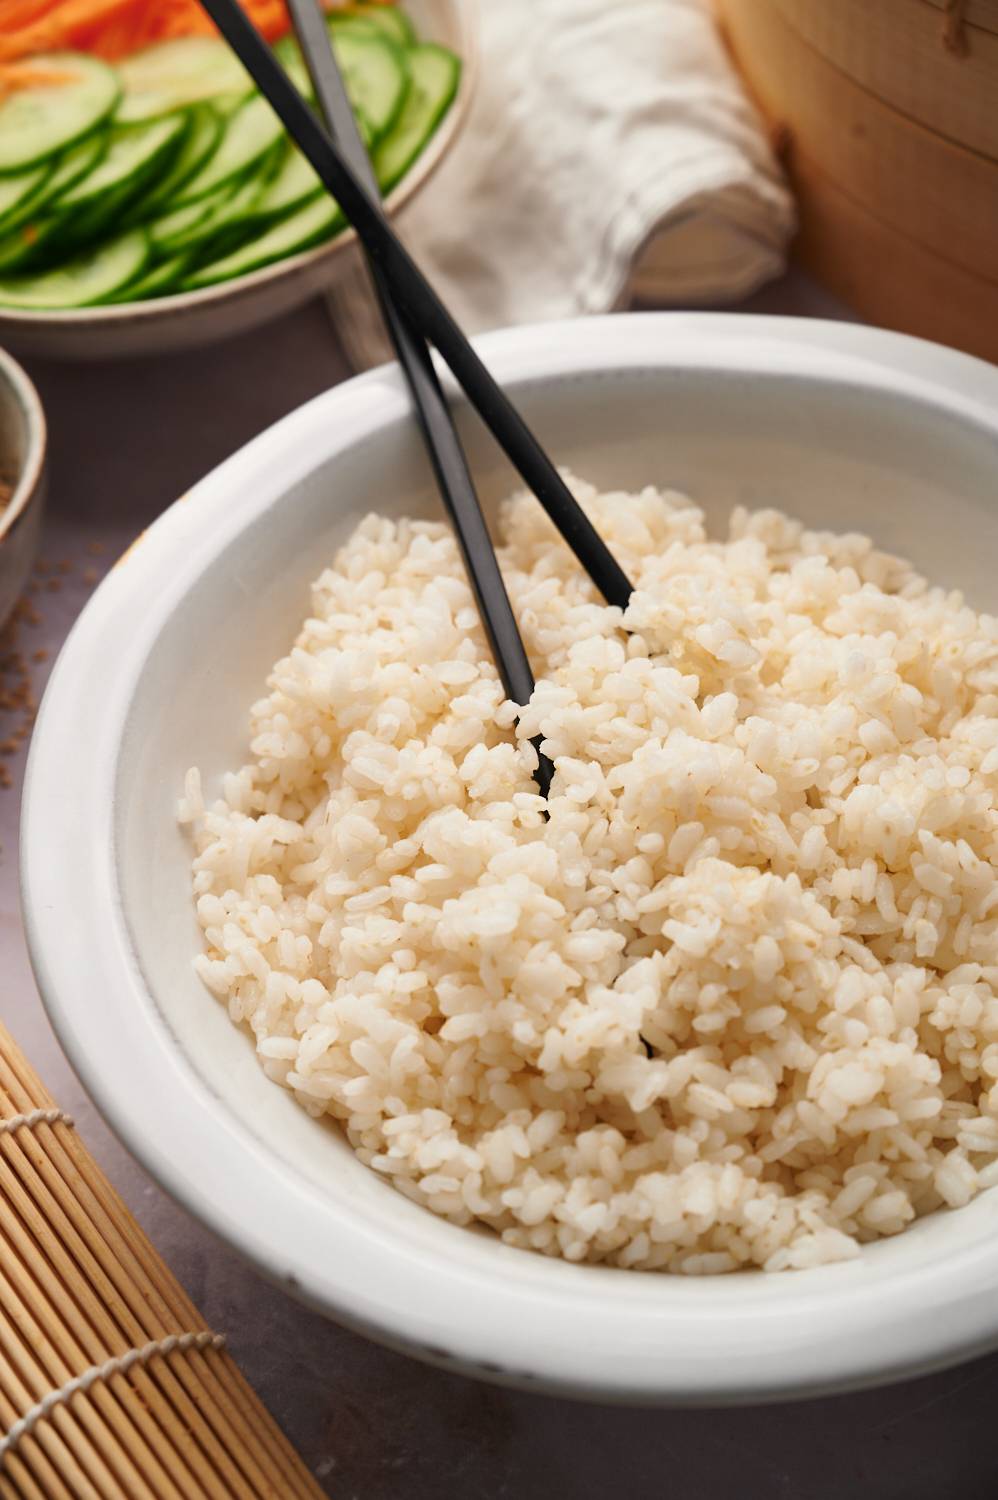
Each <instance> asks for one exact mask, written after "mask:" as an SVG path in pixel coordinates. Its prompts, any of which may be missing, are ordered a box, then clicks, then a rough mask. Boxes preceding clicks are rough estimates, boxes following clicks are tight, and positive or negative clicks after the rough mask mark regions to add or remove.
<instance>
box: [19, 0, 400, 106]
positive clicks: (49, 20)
mask: <svg viewBox="0 0 998 1500" xmlns="http://www.w3.org/2000/svg"><path fill="white" fill-rule="evenodd" d="M241 3H242V6H243V8H244V10H246V11H247V12H248V14H249V16H250V17H251V19H252V20H253V21H254V22H255V23H256V25H257V26H258V27H259V28H260V30H261V31H262V32H263V34H264V36H265V37H267V39H268V40H269V41H273V40H274V38H276V37H279V36H282V35H283V34H284V32H286V31H287V30H288V29H289V25H290V23H289V21H288V13H287V10H286V8H285V5H284V0H241ZM325 3H326V8H327V9H335V8H336V6H337V5H339V4H342V3H343V0H325ZM378 3H380V0H378ZM214 30H215V28H214V26H213V25H212V23H211V21H209V19H208V17H207V16H206V15H205V13H204V11H203V10H202V9H201V6H200V5H199V4H198V0H3V22H2V26H0V63H9V62H14V61H15V60H17V59H18V58H24V57H28V56H30V55H31V54H32V53H37V52H60V51H65V50H67V49H75V50H77V51H81V52H92V53H94V54H95V55H96V56H98V57H104V58H107V59H108V61H109V62H114V61H115V60H116V59H118V58H121V57H126V56H127V55H128V53H130V52H136V51H137V50H138V49H139V48H140V47H146V46H148V45H149V43H150V42H161V41H165V40H166V39H167V38H169V37H177V36H204V35H211V34H212V33H213V32H214ZM22 86H23V85H22Z"/></svg>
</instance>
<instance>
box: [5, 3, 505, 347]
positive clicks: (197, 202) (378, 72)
mask: <svg viewBox="0 0 998 1500" xmlns="http://www.w3.org/2000/svg"><path fill="white" fill-rule="evenodd" d="M327 21H328V25H329V29H330V34H331V36H332V40H333V44H334V47H335V50H336V54H337V57H338V60H339V62H340V66H341V68H342V70H343V73H344V77H345V80H346V84H347V88H348V90H349V93H350V97H351V100H352V102H353V105H354V110H355V113H356V116H357V120H358V123H359V125H360V129H361V133H362V135H363V137H364V139H365V141H366V142H367V145H368V149H369V151H370V154H371V159H372V162H373V164H374V167H375V171H376V173H377V176H378V181H379V184H380V186H381V190H382V193H383V194H384V195H385V198H386V204H387V208H388V211H389V212H390V213H397V212H398V211H399V210H400V209H401V208H402V207H403V206H404V204H405V203H406V202H407V201H408V200H409V199H410V198H411V197H412V196H413V195H414V194H415V193H416V192H418V191H419V190H420V188H421V187H422V186H423V185H424V184H425V183H426V182H427V180H428V178H429V177H430V175H431V174H432V172H433V170H434V168H435V167H436V166H437V165H438V164H439V163H440V161H441V160H442V159H443V157H444V155H445V154H446V152H447V151H448V149H449V148H450V146H451V145H452V144H453V142H454V140H455V138H456V136H457V134H458V132H459V130H460V128H461V124H462V122H463V120H464V118H465V114H466V111H467V106H468V102H469V100H470V96H471V91H472V88H473V75H474V71H475V34H474V27H473V21H472V16H471V7H467V6H463V5H462V4H461V3H460V0H406V3H405V5H404V7H403V6H402V5H400V4H393V3H384V0H381V3H375V0H362V3H358V4H356V5H350V6H349V7H346V6H342V5H340V6H337V7H336V8H335V9H331V10H330V11H329V14H328V18H327ZM274 45H275V51H276V53H277V55H278V56H279V58H280V59H281V61H282V62H283V64H284V66H285V68H286V69H287V71H288V73H289V74H290V76H291V77H292V79H293V80H294V82H295V83H296V84H297V85H298V86H299V87H300V88H301V89H302V91H303V92H305V93H308V92H309V83H308V77H307V73H306V70H305V67H304V64H303V61H302V58H301V55H300V53H299V51H298V47H297V43H296V42H295V40H294V38H293V37H292V36H290V35H289V36H285V37H283V38H280V39H278V40H277V41H276V42H275V44H274ZM20 73H21V76H20V78H19V80H18V86H17V87H16V88H14V89H12V90H10V91H8V92H6V93H5V94H3V95H2V97H0V342H3V343H5V344H8V345H9V346H10V347H12V348H13V349H14V350H15V351H18V352H26V353H30V354H39V355H43V356H50V357H56V358H79V359H101V358H113V357H117V356H120V355H133V354H151V353H162V352H167V351H169V350H177V349H183V348H190V347H195V346H197V345H201V344H207V343H211V342H214V341H216V340H218V339H221V338H225V337H227V336H229V335H231V334H235V333H240V332H245V331H248V330H249V329H251V328H253V327H254V326H257V325H259V324H262V323H264V322H266V321H267V320H268V319H270V318H273V317H276V316H279V315H280V314H281V313H283V312H287V311H289V310H291V309H292V308H294V307H296V306H298V305H300V304H301V303H303V302H305V301H306V300H307V299H308V298H309V297H311V296H313V295H315V294H316V293H318V292H320V291H322V290H325V289H328V288H329V287H330V286H332V285H333V284H334V283H335V281H336V280H337V278H338V277H339V276H340V275H341V274H342V271H343V269H344V268H345V266H346V265H347V264H348V263H349V261H350V259H351V257H352V256H355V255H356V254H357V246H356V238H355V236H354V234H353V231H352V230H351V229H349V227H348V226H347V224H346V221H345V219H344V217H343V214H342V212H341V211H340V209H339V208H338V206H337V204H336V203H335V202H334V201H333V199H331V198H330V196H329V195H328V193H327V192H326V191H325V189H324V188H323V187H322V184H321V183H320V181H319V179H318V177H317V175H316V174H315V172H314V171H313V169H312V167H311V166H310V165H309V164H308V162H307V161H306V160H305V159H304V157H303V156H302V155H301V153H300V152H299V151H298V150H297V149H296V148H295V147H294V146H293V145H292V143H291V142H290V141H289V140H288V137H287V135H286V133H285V131H284V128H283V126H282V125H281V123H280V121H279V120H278V119H277V116H276V115H275V114H274V112H273V111H272V110H271V108H270V106H269V104H268V103H267V102H266V100H265V99H263V98H262V97H261V96H260V95H259V93H258V92H257V91H256V89H255V88H254V86H253V83H252V80H251V79H250V78H249V76H248V75H247V74H246V73H245V72H244V71H243V69H242V67H241V65H240V64H239V62H238V61H237V60H236V58H235V57H234V56H233V55H232V53H231V52H230V51H229V49H228V48H227V46H226V44H225V43H224V42H223V41H222V40H221V39H220V38H218V37H216V36H207V35H190V36H179V37H173V38H169V39H167V40H163V41H158V42H155V43H153V44H151V45H149V46H146V47H144V48H142V49H141V50H139V51H136V52H134V53H132V54H131V55H128V56H125V57H123V58H120V59H118V60H117V61H116V62H114V63H109V62H107V61H105V60H103V59H102V58H100V57H97V56H94V55H90V54H88V53H84V52H69V51H63V52H52V53H48V54H41V55H35V56H32V57H30V58H28V59H26V60H25V61H24V64H23V66H22V67H21V69H20Z"/></svg>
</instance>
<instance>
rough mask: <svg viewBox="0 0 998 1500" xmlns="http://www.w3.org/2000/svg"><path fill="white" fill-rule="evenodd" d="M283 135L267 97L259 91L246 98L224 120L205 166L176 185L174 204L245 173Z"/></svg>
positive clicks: (255, 164)
mask: <svg viewBox="0 0 998 1500" xmlns="http://www.w3.org/2000/svg"><path fill="white" fill-rule="evenodd" d="M283 136H284V130H283V127H282V125H281V122H280V120H279V119H278V118H277V116H276V115H275V114H274V111H273V110H272V109H271V107H270V105H269V104H268V103H267V101H266V99H263V98H261V97H260V96H259V95H254V97H253V98H252V99H247V100H246V102H245V103H244V104H241V105H240V106H239V108H238V109H237V110H236V111H235V113H234V114H232V115H230V116H229V118H228V119H227V120H226V122H225V128H224V130H223V132H222V139H221V140H220V141H219V143H218V145H217V146H216V147H215V150H214V151H213V152H212V154H211V156H209V158H208V160H207V161H206V162H205V164H204V166H203V167H201V168H200V169H199V170H198V171H197V172H195V173H194V176H193V177H191V178H190V179H189V180H188V181H187V182H186V183H185V184H184V186H183V187H182V188H180V189H179V191H178V192H177V195H176V198H175V199H174V203H175V205H176V206H177V207H178V208H179V207H180V205H181V204H182V203H192V202H193V201H194V199H195V198H203V197H204V196H205V194H206V193H211V192H214V190H215V189H216V188H219V187H222V186H223V185H224V184H225V183H227V182H233V181H235V180H236V179H237V178H241V177H244V176H245V175H246V173H247V172H249V171H250V170H251V169H252V168H253V167H255V166H258V165H260V164H261V163H262V162H263V159H264V158H265V157H266V155H267V152H268V151H272V150H273V148H274V146H275V145H276V144H277V142H278V141H279V140H282V139H283Z"/></svg>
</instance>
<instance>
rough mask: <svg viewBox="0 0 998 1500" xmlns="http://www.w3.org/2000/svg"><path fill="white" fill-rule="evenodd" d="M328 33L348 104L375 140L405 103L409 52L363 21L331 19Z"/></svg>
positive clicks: (407, 87)
mask: <svg viewBox="0 0 998 1500" xmlns="http://www.w3.org/2000/svg"><path fill="white" fill-rule="evenodd" d="M329 34H330V36H331V37H332V41H333V50H334V51H335V53H336V61H337V62H338V63H339V65H340V68H341V70H342V72H343V81H344V83H345V84H346V87H347V93H348V94H349V95H350V103H351V104H352V105H353V107H354V110H355V112H356V113H357V114H359V115H363V117H364V119H365V120H367V122H368V124H369V125H370V126H371V129H372V130H373V132H374V135H375V139H377V137H379V136H382V135H384V134H385V132H386V131H387V130H388V129H390V127H391V126H392V125H393V124H394V122H395V120H396V118H397V116H398V115H399V113H400V111H401V109H402V105H403V103H404V102H405V97H406V94H407V93H408V90H409V61H408V54H407V53H406V51H405V50H404V49H403V48H402V47H398V46H396V44H395V43H394V42H392V41H389V39H388V37H387V36H386V35H385V33H384V32H383V31H380V30H379V29H378V27H376V26H373V25H369V24H368V23H367V22H366V21H351V20H349V19H344V20H341V21H339V22H337V21H335V20H331V21H330V24H329Z"/></svg>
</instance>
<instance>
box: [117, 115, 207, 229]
mask: <svg viewBox="0 0 998 1500" xmlns="http://www.w3.org/2000/svg"><path fill="white" fill-rule="evenodd" d="M187 114H188V120H189V124H188V127H187V133H186V135H185V136H184V139H183V141H182V142H181V144H180V149H179V150H178V152H177V154H176V156H175V157H174V159H173V162H172V163H171V165H170V167H169V168H168V170H167V172H166V175H165V176H164V177H161V178H160V179H159V181H158V182H155V183H153V184H152V186H151V187H147V190H146V192H145V193H144V194H143V196H142V200H141V202H139V203H137V204H136V205H135V209H134V216H135V217H136V218H138V217H140V216H141V218H142V219H151V218H152V217H153V216H154V215H156V214H159V213H162V212H163V210H164V209H165V208H166V206H167V204H168V203H169V202H170V200H171V198H172V197H173V196H174V194H175V193H176V192H177V190H178V189H179V188H181V187H182V186H183V185H184V183H185V182H189V181H190V179H191V178H192V177H193V176H194V173H195V172H196V171H197V170H198V168H199V167H203V166H204V164H205V162H206V161H207V160H208V158H209V156H210V155H211V153H212V152H213V151H214V149H215V147H216V146H217V145H218V142H219V138H220V137H221V134H222V120H221V116H220V115H219V114H218V113H217V111H216V110H214V109H213V108H212V107H211V105H210V104H195V105H192V107H191V108H190V110H188V111H187Z"/></svg>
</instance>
